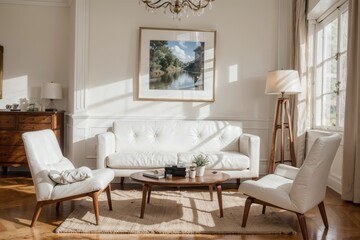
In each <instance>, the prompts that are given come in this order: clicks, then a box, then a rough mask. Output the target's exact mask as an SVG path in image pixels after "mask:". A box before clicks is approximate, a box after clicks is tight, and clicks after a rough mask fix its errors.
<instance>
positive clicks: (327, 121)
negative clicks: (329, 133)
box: [322, 94, 336, 127]
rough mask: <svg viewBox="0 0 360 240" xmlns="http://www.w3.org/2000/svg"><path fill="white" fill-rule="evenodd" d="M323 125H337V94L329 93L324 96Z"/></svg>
mask: <svg viewBox="0 0 360 240" xmlns="http://www.w3.org/2000/svg"><path fill="white" fill-rule="evenodd" d="M323 100H324V101H323V115H322V125H323V126H327V127H334V126H336V94H328V95H325V96H324V98H323Z"/></svg>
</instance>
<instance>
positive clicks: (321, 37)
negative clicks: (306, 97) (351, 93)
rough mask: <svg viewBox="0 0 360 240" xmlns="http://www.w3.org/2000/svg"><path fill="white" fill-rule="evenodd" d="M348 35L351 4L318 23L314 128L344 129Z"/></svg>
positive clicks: (338, 9) (345, 5)
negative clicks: (349, 7)
mask: <svg viewBox="0 0 360 240" xmlns="http://www.w3.org/2000/svg"><path fill="white" fill-rule="evenodd" d="M347 35H348V7H347V4H344V5H343V6H341V7H339V8H337V9H336V10H335V11H334V12H332V13H331V14H330V15H328V16H327V17H325V18H324V19H323V20H322V21H321V22H319V23H317V24H316V54H315V59H316V60H315V62H316V66H315V78H314V80H315V82H314V101H315V102H314V115H313V116H314V122H313V125H314V128H321V129H332V130H343V128H344V117H345V95H346V78H347V76H346V73H347V62H346V61H347Z"/></svg>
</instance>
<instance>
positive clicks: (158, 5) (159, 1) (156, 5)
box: [142, 0, 172, 9]
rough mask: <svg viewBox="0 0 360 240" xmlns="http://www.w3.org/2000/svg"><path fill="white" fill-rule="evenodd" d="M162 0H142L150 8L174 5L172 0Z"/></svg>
mask: <svg viewBox="0 0 360 240" xmlns="http://www.w3.org/2000/svg"><path fill="white" fill-rule="evenodd" d="M162 1H163V0H157V1H156V2H151V1H148V0H142V2H143V3H145V4H146V5H147V6H148V7H149V8H152V9H158V8H161V7H163V6H165V7H167V6H169V5H171V6H172V4H171V2H163V3H161V2H162ZM159 3H160V4H159Z"/></svg>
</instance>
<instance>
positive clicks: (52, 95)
mask: <svg viewBox="0 0 360 240" xmlns="http://www.w3.org/2000/svg"><path fill="white" fill-rule="evenodd" d="M41 98H43V99H50V104H49V106H47V107H46V111H57V109H56V106H55V104H54V99H62V98H63V94H62V87H61V84H59V83H55V82H47V83H43V85H42V88H41Z"/></svg>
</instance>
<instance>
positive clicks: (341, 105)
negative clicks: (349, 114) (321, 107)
mask: <svg viewBox="0 0 360 240" xmlns="http://www.w3.org/2000/svg"><path fill="white" fill-rule="evenodd" d="M345 97H346V92H345V91H340V94H339V127H341V128H344V122H345Z"/></svg>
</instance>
